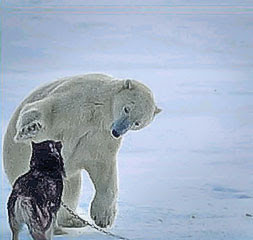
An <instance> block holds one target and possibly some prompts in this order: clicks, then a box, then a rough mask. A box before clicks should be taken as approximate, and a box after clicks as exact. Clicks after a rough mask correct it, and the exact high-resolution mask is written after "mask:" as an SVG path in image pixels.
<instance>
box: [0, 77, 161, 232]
mask: <svg viewBox="0 0 253 240" xmlns="http://www.w3.org/2000/svg"><path fill="white" fill-rule="evenodd" d="M125 106H127V107H128V110H129V109H130V110H131V113H125V112H124V113H122V109H123V108H124V107H125ZM124 109H125V108H124ZM125 111H126V110H125ZM158 112H159V109H158V108H157V107H156V106H155V103H154V100H153V95H152V93H151V91H150V90H149V89H148V88H147V87H146V86H144V85H143V84H141V83H140V82H137V81H134V80H117V79H114V78H112V77H110V76H107V75H103V74H87V75H81V76H75V77H68V78H63V79H60V80H58V81H55V82H52V83H50V84H48V85H45V86H42V87H40V88H38V89H37V90H35V91H33V92H32V93H31V94H30V95H29V96H28V97H27V98H26V99H25V100H24V101H23V102H22V103H21V104H20V106H19V107H18V108H17V110H16V111H15V113H14V114H13V116H12V118H11V120H10V122H9V125H8V128H7V132H6V134H5V137H4V146H3V161H4V169H5V172H6V174H7V177H8V179H9V181H10V183H11V184H13V183H14V181H15V180H16V179H17V177H18V176H20V175H21V174H23V173H24V172H26V171H27V170H28V169H29V160H30V154H31V146H30V145H31V144H30V142H31V140H33V141H37V142H38V141H43V140H47V139H50V140H58V141H62V144H63V150H62V151H63V152H62V154H63V157H64V162H65V169H66V174H67V178H66V179H65V181H64V193H63V201H64V202H65V203H66V204H67V205H68V206H69V207H70V208H72V209H73V210H75V209H76V207H77V205H78V200H79V195H80V189H81V170H86V171H87V172H88V174H89V176H90V178H91V180H92V182H93V184H94V187H95V190H96V193H95V197H94V199H93V201H92V203H91V208H90V214H91V217H92V218H93V220H94V221H95V223H96V224H97V225H98V226H101V227H106V226H110V225H111V224H112V223H113V221H114V218H115V214H116V200H117V193H118V180H117V161H116V156H117V152H118V150H119V147H120V143H121V140H122V136H120V137H119V138H115V137H113V136H112V134H111V132H112V126H114V125H113V124H114V123H115V122H117V120H118V119H119V118H120V117H121V118H122V114H123V115H124V114H127V119H128V123H129V126H128V128H127V130H138V129H141V128H143V127H144V126H146V125H147V124H149V123H150V122H151V121H152V120H153V117H154V115H155V114H156V113H158ZM124 116H125V115H124ZM137 120H138V124H137V123H136V121H137ZM134 123H136V125H138V126H135V124H134ZM122 126H123V125H122ZM120 127H121V126H120ZM122 131H123V130H122ZM58 223H59V224H60V225H62V226H68V227H77V226H78V224H79V223H77V222H75V220H74V219H73V218H72V217H71V216H70V215H69V214H68V213H67V212H66V211H64V210H63V209H61V210H60V212H59V214H58Z"/></svg>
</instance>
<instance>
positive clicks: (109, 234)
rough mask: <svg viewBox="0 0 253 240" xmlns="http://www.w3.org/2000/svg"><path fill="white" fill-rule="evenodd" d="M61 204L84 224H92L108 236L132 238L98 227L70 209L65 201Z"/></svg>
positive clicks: (125, 239)
mask: <svg viewBox="0 0 253 240" xmlns="http://www.w3.org/2000/svg"><path fill="white" fill-rule="evenodd" d="M61 205H62V206H63V207H64V208H65V209H66V210H67V211H68V212H69V213H70V214H71V215H72V216H73V217H74V218H76V219H78V220H79V221H81V222H82V223H83V224H85V225H88V226H90V227H91V228H93V229H96V230H97V231H99V232H101V233H103V234H105V235H107V236H110V237H114V238H118V239H121V240H130V239H129V238H126V237H122V236H119V235H117V234H114V233H111V232H108V231H106V230H104V229H102V228H100V227H97V226H96V225H95V224H92V223H90V222H88V221H86V220H84V219H82V218H81V217H79V216H78V215H77V214H76V213H75V212H74V211H73V210H72V209H70V208H69V207H68V206H67V205H66V204H65V203H64V202H62V203H61Z"/></svg>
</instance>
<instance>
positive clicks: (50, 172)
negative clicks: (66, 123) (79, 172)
mask: <svg viewBox="0 0 253 240" xmlns="http://www.w3.org/2000/svg"><path fill="white" fill-rule="evenodd" d="M61 148H62V144H61V142H54V141H44V142H41V143H34V142H32V157H31V161H30V170H29V171H28V172H27V173H25V174H24V175H22V176H20V177H19V178H18V179H17V180H16V182H15V183H14V185H13V190H12V193H11V195H10V197H9V200H8V215H9V224H10V228H11V231H12V239H13V240H18V234H19V231H20V229H21V226H22V225H23V224H26V225H27V227H28V229H29V232H30V234H31V235H32V237H33V239H35V240H50V239H51V238H52V234H53V228H54V226H55V222H56V215H57V212H58V210H59V208H60V204H61V196H62V190H63V177H64V176H65V171H64V163H63V158H62V156H61Z"/></svg>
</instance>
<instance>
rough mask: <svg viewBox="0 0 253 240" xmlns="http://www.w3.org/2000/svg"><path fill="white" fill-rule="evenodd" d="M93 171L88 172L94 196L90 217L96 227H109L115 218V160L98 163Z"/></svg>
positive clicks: (116, 187)
mask: <svg viewBox="0 0 253 240" xmlns="http://www.w3.org/2000/svg"><path fill="white" fill-rule="evenodd" d="M93 170H94V171H88V172H89V175H90V177H91V179H92V181H93V184H94V186H95V190H96V194H95V197H94V199H93V201H92V203H91V209H90V215H91V218H92V219H93V220H94V221H95V223H96V225H97V226H99V227H102V228H105V227H107V226H111V225H112V224H113V222H114V219H115V216H116V211H117V210H116V204H117V196H118V183H117V164H116V160H114V161H113V162H107V164H102V163H98V164H96V169H93Z"/></svg>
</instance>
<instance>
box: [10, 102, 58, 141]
mask: <svg viewBox="0 0 253 240" xmlns="http://www.w3.org/2000/svg"><path fill="white" fill-rule="evenodd" d="M53 103H54V100H53V99H51V100H50V101H49V100H48V99H43V100H39V101H36V102H33V103H28V104H26V105H25V106H24V107H23V109H22V110H21V111H20V113H19V117H18V119H17V123H16V135H15V137H14V140H15V141H16V142H22V141H25V140H31V139H35V138H37V137H39V136H40V135H41V133H42V132H43V131H45V129H46V128H48V125H49V123H50V120H51V118H52V115H51V112H52V105H53ZM46 119H47V121H46Z"/></svg>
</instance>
